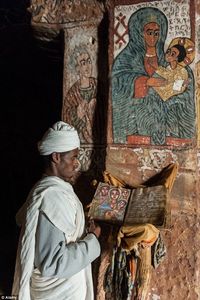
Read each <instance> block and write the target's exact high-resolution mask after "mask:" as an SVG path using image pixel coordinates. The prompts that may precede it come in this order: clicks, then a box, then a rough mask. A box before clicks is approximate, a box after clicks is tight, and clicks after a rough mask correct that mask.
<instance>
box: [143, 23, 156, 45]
mask: <svg viewBox="0 0 200 300" xmlns="http://www.w3.org/2000/svg"><path fill="white" fill-rule="evenodd" d="M158 39H159V25H158V24H157V23H155V22H151V23H148V24H146V25H145V26H144V40H145V43H146V45H147V46H149V47H155V45H156V43H157V41H158Z"/></svg>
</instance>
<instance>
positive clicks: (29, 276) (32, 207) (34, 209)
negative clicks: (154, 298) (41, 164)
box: [12, 176, 93, 300]
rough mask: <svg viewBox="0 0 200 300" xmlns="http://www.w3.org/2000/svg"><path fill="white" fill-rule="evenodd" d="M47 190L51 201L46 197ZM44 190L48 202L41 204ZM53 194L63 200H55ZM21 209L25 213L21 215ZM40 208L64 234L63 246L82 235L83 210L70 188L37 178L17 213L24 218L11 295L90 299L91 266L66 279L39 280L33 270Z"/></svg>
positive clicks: (55, 179) (48, 299) (21, 299)
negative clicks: (37, 180)
mask: <svg viewBox="0 0 200 300" xmlns="http://www.w3.org/2000/svg"><path fill="white" fill-rule="evenodd" d="M51 190H52V191H53V198H52V199H51V197H49V195H50V194H51V192H50V191H51ZM47 191H48V199H49V201H47V200H46V199H47V198H46V199H45V201H43V199H44V195H45V193H46V192H47ZM55 192H57V193H58V195H63V197H60V196H59V197H58V198H55ZM25 209H27V213H26V214H25V213H24V212H23V210H25ZM40 209H42V210H43V211H44V212H46V214H47V216H48V218H49V219H50V221H51V222H52V224H54V225H55V226H56V227H57V228H58V229H60V230H61V231H62V232H64V234H65V237H66V242H67V243H69V242H74V241H76V240H77V239H79V238H80V237H81V236H82V235H83V232H84V226H85V221H84V211H83V207H82V204H81V202H80V201H79V199H78V198H77V196H76V195H75V193H74V191H73V187H72V186H71V185H70V184H69V183H67V182H65V181H63V180H62V179H60V178H58V177H55V176H48V177H44V178H43V179H41V180H40V181H39V182H38V183H37V184H36V185H35V186H34V188H33V189H32V190H31V192H30V194H29V196H28V198H27V201H26V204H25V205H24V206H23V209H21V210H20V215H21V216H24V215H26V219H25V223H24V224H23V223H22V230H21V234H20V239H19V245H18V251H17V259H16V267H15V275H14V283H13V290H12V294H13V295H18V297H19V298H18V299H19V300H30V299H34V300H36V299H37V300H45V299H46V300H55V299H59V300H66V299H71V300H80V299H87V300H91V299H93V283H92V273H91V265H89V266H88V267H87V268H85V269H83V270H82V271H80V272H79V273H77V274H75V275H74V276H72V277H71V278H69V279H57V278H48V277H42V275H41V273H40V272H39V270H38V269H35V270H34V255H35V233H36V228H37V222H38V216H39V210H40ZM75 212H76V214H75ZM18 219H19V216H18ZM69 220H70V222H69ZM72 220H74V223H73V221H72ZM71 221H72V222H71ZM18 223H19V220H18ZM70 223H71V228H70V230H69V226H70ZM77 263H78V262H77ZM30 285H31V289H30ZM84 295H85V296H84Z"/></svg>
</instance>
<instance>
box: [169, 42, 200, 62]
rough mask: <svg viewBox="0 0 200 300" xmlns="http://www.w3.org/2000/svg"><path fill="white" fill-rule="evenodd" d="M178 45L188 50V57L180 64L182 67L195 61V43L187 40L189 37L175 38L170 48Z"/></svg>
mask: <svg viewBox="0 0 200 300" xmlns="http://www.w3.org/2000/svg"><path fill="white" fill-rule="evenodd" d="M177 44H179V45H181V46H183V47H184V48H185V50H186V57H185V58H184V60H183V61H181V62H179V63H178V64H179V65H180V66H183V67H185V66H187V65H189V64H191V63H192V62H193V60H194V57H195V45H194V42H193V41H192V40H191V39H189V38H187V37H177V38H174V39H173V40H172V41H171V43H170V44H169V46H168V48H171V47H173V46H174V45H177Z"/></svg>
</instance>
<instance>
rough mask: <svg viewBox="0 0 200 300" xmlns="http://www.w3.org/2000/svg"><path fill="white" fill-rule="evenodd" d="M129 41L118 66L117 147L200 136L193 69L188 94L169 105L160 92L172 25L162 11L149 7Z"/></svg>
mask: <svg viewBox="0 0 200 300" xmlns="http://www.w3.org/2000/svg"><path fill="white" fill-rule="evenodd" d="M128 28H129V42H128V44H127V46H126V47H125V48H124V49H123V50H122V51H121V52H120V53H119V55H118V56H117V57H116V58H115V60H114V63H113V68H112V110H113V140H114V143H129V144H136V140H137V143H138V144H142V143H144V144H152V145H168V144H170V143H171V144H172V145H173V143H174V144H175V142H173V141H176V140H180V139H192V138H193V137H194V132H195V104H194V78H193V73H192V71H191V69H190V67H189V66H186V67H185V68H186V70H187V73H188V84H187V87H186V89H185V91H183V92H182V93H180V94H178V95H174V96H172V97H170V99H168V100H167V101H163V99H162V98H161V97H160V95H159V94H158V93H157V92H156V91H155V89H154V88H156V87H161V86H163V87H164V86H166V85H167V80H166V79H164V78H161V77H160V76H159V75H158V74H156V73H155V69H158V67H159V66H162V67H166V66H167V62H166V61H165V56H164V44H165V40H166V36H167V30H168V23H167V18H166V16H165V15H164V14H163V13H162V12H161V11H160V10H159V9H157V8H152V7H145V8H141V9H139V10H138V11H136V12H135V13H133V14H132V15H131V17H130V19H129V23H128Z"/></svg>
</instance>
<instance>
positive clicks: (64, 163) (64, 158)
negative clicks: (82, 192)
mask: <svg viewBox="0 0 200 300" xmlns="http://www.w3.org/2000/svg"><path fill="white" fill-rule="evenodd" d="M79 166H80V162H79V161H78V148H76V149H74V150H72V151H69V152H67V153H63V154H62V153H60V161H59V163H58V164H57V171H58V176H59V177H60V178H62V179H63V180H65V181H67V182H69V183H71V184H74V183H75V181H76V179H77V178H78V175H79V170H78V168H79Z"/></svg>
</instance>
